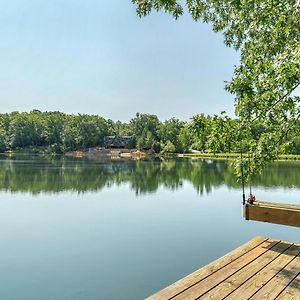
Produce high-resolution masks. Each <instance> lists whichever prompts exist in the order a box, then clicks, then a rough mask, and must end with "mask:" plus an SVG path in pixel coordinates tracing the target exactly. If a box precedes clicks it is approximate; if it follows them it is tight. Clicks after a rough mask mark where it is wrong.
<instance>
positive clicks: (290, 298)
mask: <svg viewBox="0 0 300 300" xmlns="http://www.w3.org/2000/svg"><path fill="white" fill-rule="evenodd" d="M297 299H300V274H299V275H298V276H297V277H296V278H295V279H294V280H293V281H292V282H291V283H290V284H289V285H288V286H287V287H286V289H284V290H283V292H282V293H281V294H280V295H279V296H278V297H277V298H276V300H297Z"/></svg>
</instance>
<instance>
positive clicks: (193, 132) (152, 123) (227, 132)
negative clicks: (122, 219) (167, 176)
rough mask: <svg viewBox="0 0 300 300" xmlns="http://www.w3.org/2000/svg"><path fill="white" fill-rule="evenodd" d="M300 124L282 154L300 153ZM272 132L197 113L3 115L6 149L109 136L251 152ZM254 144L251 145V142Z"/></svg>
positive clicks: (168, 148)
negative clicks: (125, 117) (116, 117)
mask: <svg viewBox="0 0 300 300" xmlns="http://www.w3.org/2000/svg"><path fill="white" fill-rule="evenodd" d="M299 128H300V123H299V121H298V122H297V123H296V124H293V130H291V131H289V134H288V135H286V136H285V139H283V140H281V141H280V143H279V144H278V145H277V149H278V154H300V137H299V135H298V134H297V132H299ZM265 134H267V132H266V130H265V128H264V125H263V124H262V123H260V122H259V121H258V120H257V121H255V122H252V124H251V128H247V129H246V130H245V129H243V130H242V129H241V126H240V124H239V122H238V120H237V119H233V118H230V117H228V116H227V115H226V113H225V112H222V113H221V114H220V115H213V116H209V115H204V114H197V115H195V116H193V117H191V119H190V120H189V121H181V120H179V119H177V118H171V119H169V120H165V121H160V120H159V118H158V117H157V116H156V115H150V114H142V113H137V114H136V115H135V117H133V118H132V119H131V120H130V121H129V122H127V123H126V122H121V121H112V120H110V119H105V118H103V117H100V116H97V115H86V114H78V115H71V114H66V113H62V112H58V111H54V112H41V111H39V110H32V111H31V112H11V113H3V114H0V152H6V151H19V150H20V151H22V150H25V149H35V150H36V151H39V152H44V153H65V152H67V151H72V150H77V149H82V148H88V147H94V146H103V140H104V137H105V136H109V135H121V136H123V135H126V136H132V137H133V138H134V146H135V147H136V148H137V149H149V150H152V151H153V152H155V153H186V152H189V151H191V149H193V150H199V151H205V152H206V153H237V152H240V150H241V149H243V151H247V147H248V146H249V144H255V143H256V142H257V141H259V139H260V138H261V137H262V136H263V135H265ZM247 145H248V146H247Z"/></svg>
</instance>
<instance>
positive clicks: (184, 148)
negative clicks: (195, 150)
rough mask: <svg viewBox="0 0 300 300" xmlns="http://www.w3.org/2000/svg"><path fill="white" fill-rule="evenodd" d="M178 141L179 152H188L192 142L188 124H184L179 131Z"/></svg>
mask: <svg viewBox="0 0 300 300" xmlns="http://www.w3.org/2000/svg"><path fill="white" fill-rule="evenodd" d="M178 141H179V144H180V151H181V152H188V151H189V149H190V148H191V146H192V143H193V135H192V131H191V128H190V125H189V124H185V125H184V126H183V127H182V128H181V129H180V132H179V135H178Z"/></svg>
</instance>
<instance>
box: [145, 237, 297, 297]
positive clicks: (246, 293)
mask: <svg viewBox="0 0 300 300" xmlns="http://www.w3.org/2000/svg"><path fill="white" fill-rule="evenodd" d="M147 299H148V300H162V299H174V300H179V299H187V300H189V299H216V300H219V299H226V300H227V299H231V300H238V299H241V300H244V299H259V300H261V299H279V300H283V299H285V300H286V299H294V300H296V299H300V245H299V244H295V243H291V242H284V241H280V240H273V239H269V238H263V237H256V238H254V239H252V240H250V241H249V242H247V243H246V244H244V245H242V246H240V247H239V248H237V249H235V250H233V251H232V252H230V253H228V254H227V255H225V256H223V257H221V258H219V259H218V260H216V261H214V262H212V263H211V264H209V265H207V266H205V267H203V268H201V269H199V270H197V271H195V272H194V273H192V274H190V275H188V276H186V277H185V278H183V279H181V280H179V281H177V282H175V283H174V284H172V285H170V286H168V287H166V288H165V289H163V290H161V291H159V292H157V293H156V294H154V295H152V296H150V297H149V298H147Z"/></svg>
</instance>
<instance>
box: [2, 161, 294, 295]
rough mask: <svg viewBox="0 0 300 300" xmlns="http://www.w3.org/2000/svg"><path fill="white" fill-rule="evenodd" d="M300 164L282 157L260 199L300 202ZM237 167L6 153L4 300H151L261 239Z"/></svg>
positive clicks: (266, 227)
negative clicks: (245, 207)
mask: <svg viewBox="0 0 300 300" xmlns="http://www.w3.org/2000/svg"><path fill="white" fill-rule="evenodd" d="M299 167H300V164H299V163H291V162H282V163H275V164H272V165H271V166H269V167H268V170H266V172H265V174H264V175H262V176H261V177H259V178H257V179H256V180H255V182H254V183H253V190H254V192H255V194H256V196H257V198H260V199H264V200H269V201H278V202H286V203H298V204H300V200H299V192H300V168H299ZM241 211H242V207H241V187H240V186H239V184H237V183H236V180H235V177H234V175H233V170H232V168H231V166H230V163H227V162H221V161H218V162H213V161H205V162H202V161H200V160H195V161H192V160H179V161H175V160H167V161H140V162H133V161H129V162H100V161H85V160H80V159H78V160H72V159H67V158H63V159H59V160H49V159H42V158H38V157H35V158H32V157H30V158H26V157H25V158H24V157H23V158H22V159H11V158H5V157H2V158H1V159H0V214H1V215H0V236H1V244H0V266H1V268H0V299H10V300H15V299H18V300H19V299H20V300H21V299H22V300H26V299H30V300H32V299H39V300H43V299H45V300H46V299H49V300H50V299H51V300H53V299H64V300H67V299H72V300H73V299H130V300H134V299H143V298H145V297H146V296H149V295H150V294H152V293H154V292H155V291H157V290H159V289H161V288H163V287H165V286H166V285H168V284H170V283H172V282H174V281H175V280H177V279H179V278H181V277H183V276H185V275H186V274H188V273H191V272H192V271H194V270H195V269H198V268H199V267H201V266H203V265H205V264H207V263H209V262H211V261H212V260H214V259H216V258H218V257H220V256H222V255H224V254H226V253H227V252H228V251H230V250H232V249H234V248H236V247H237V246H239V245H240V244H242V243H244V242H246V241H248V240H249V239H252V238H253V237H255V236H265V237H271V238H276V239H283V240H287V241H294V242H300V229H299V228H293V227H286V226H280V225H273V224H266V223H259V222H251V221H245V220H244V219H243V218H242V214H241Z"/></svg>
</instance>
